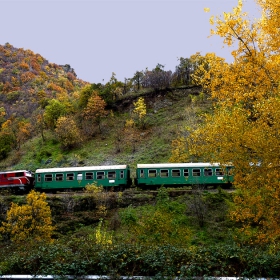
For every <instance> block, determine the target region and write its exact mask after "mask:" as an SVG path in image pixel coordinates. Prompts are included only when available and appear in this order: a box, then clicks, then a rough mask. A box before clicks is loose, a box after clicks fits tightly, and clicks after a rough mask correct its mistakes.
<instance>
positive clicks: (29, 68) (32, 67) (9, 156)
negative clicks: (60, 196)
mask: <svg viewBox="0 0 280 280" xmlns="http://www.w3.org/2000/svg"><path fill="white" fill-rule="evenodd" d="M157 67H158V66H157ZM139 75H140V74H139ZM142 75H143V77H142V84H143V86H139V77H138V80H137V83H133V80H132V79H131V81H130V83H127V84H123V83H121V82H119V81H117V80H116V79H115V78H114V75H113V76H112V78H111V80H110V81H109V82H108V83H106V84H105V85H101V84H97V85H95V84H93V85H89V84H88V83H87V82H85V81H82V80H79V79H76V74H75V71H74V70H73V69H72V68H71V67H70V65H64V66H61V65H56V64H54V63H49V62H48V61H47V60H46V59H44V58H43V57H42V56H41V55H39V54H34V53H33V52H32V51H30V50H23V49H17V48H14V47H13V46H12V45H10V44H8V43H7V44H6V45H5V46H0V110H1V118H0V125H1V126H2V129H1V131H0V144H2V147H1V149H0V168H1V169H30V170H33V171H34V170H35V169H36V168H39V167H40V168H42V167H57V166H83V165H108V164H121V163H127V164H130V165H131V166H132V169H133V168H134V166H135V165H136V163H141V162H150V163H151V162H167V161H168V160H169V158H170V155H171V143H172V140H174V139H175V138H176V137H178V136H179V135H180V133H185V132H184V130H185V129H184V127H185V126H186V125H187V126H194V125H196V123H197V121H198V120H199V114H200V113H201V112H202V111H203V110H207V108H208V107H209V106H210V104H209V103H207V100H205V99H204V98H203V95H200V96H199V94H200V91H201V89H200V87H197V86H192V85H187V86H173V87H171V85H172V84H171V81H172V80H171V73H170V71H169V72H165V71H163V70H162V69H161V68H160V67H158V68H156V69H155V71H154V72H153V71H152V72H147V73H145V75H144V74H143V73H142ZM177 76H178V75H177ZM162 77H163V78H164V82H162V81H163V80H162ZM167 77H170V80H168V81H167V80H166V79H167ZM155 78H156V79H155ZM151 81H153V83H154V84H153V83H152V82H151ZM155 81H156V82H155ZM158 81H161V82H158ZM173 84H174V83H173ZM144 85H146V86H144ZM96 92H97V95H98V97H97V98H99V99H98V100H97V101H96V100H95V101H94V102H97V103H93V104H101V105H97V107H94V106H95V105H91V106H92V107H90V108H89V104H90V101H89V100H90V98H92V97H93V96H94V94H95V93H96ZM195 96H196V97H195ZM100 97H101V98H100ZM140 97H142V98H144V102H145V105H146V107H147V112H146V114H145V119H144V125H143V126H142V125H141V126H140V125H139V123H138V121H139V120H137V116H135V114H134V113H133V110H134V107H135V102H136V101H137V100H139V98H140ZM103 100H105V102H106V103H104V101H103ZM98 102H101V103H98ZM102 102H103V103H104V104H103V103H102ZM98 106H100V108H98ZM102 106H103V107H102ZM98 110H100V111H98ZM89 112H90V113H89ZM96 112H97V113H96ZM96 114H97V115H98V114H100V115H98V116H97V117H96ZM60 117H63V118H64V119H65V120H66V121H65V123H71V124H72V126H71V127H67V128H65V127H63V128H62V131H63V133H64V132H65V133H64V134H65V135H64V138H63V139H61V133H62V132H61V131H60V132H58V131H57V122H58V119H59V118H60ZM129 120H133V122H134V127H131V128H127V127H126V123H127V122H128V121H129ZM73 127H75V129H76V132H77V133H76V134H75V136H73V137H76V138H75V139H74V140H73V141H74V142H71V143H70V144H69V145H68V144H63V143H64V142H63V140H65V139H66V140H68V138H70V136H69V135H71V137H72V133H73V130H74V128H73ZM67 129H68V130H67ZM74 132H75V131H74Z"/></svg>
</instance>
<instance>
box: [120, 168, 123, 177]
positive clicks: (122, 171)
mask: <svg viewBox="0 0 280 280" xmlns="http://www.w3.org/2000/svg"><path fill="white" fill-rule="evenodd" d="M120 177H121V179H123V178H124V171H123V170H122V171H121V176H120Z"/></svg>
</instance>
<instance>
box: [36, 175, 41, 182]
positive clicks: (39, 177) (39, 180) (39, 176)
mask: <svg viewBox="0 0 280 280" xmlns="http://www.w3.org/2000/svg"><path fill="white" fill-rule="evenodd" d="M37 181H38V182H41V174H38V175H37Z"/></svg>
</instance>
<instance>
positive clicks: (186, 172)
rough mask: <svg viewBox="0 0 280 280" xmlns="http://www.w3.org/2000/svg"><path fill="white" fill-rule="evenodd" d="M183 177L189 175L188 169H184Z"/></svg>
mask: <svg viewBox="0 0 280 280" xmlns="http://www.w3.org/2000/svg"><path fill="white" fill-rule="evenodd" d="M184 177H189V169H184Z"/></svg>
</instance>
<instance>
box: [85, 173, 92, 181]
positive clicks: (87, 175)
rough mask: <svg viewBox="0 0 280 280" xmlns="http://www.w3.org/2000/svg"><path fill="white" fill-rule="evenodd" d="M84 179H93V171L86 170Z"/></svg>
mask: <svg viewBox="0 0 280 280" xmlns="http://www.w3.org/2000/svg"><path fill="white" fill-rule="evenodd" d="M86 180H93V173H92V172H86Z"/></svg>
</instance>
